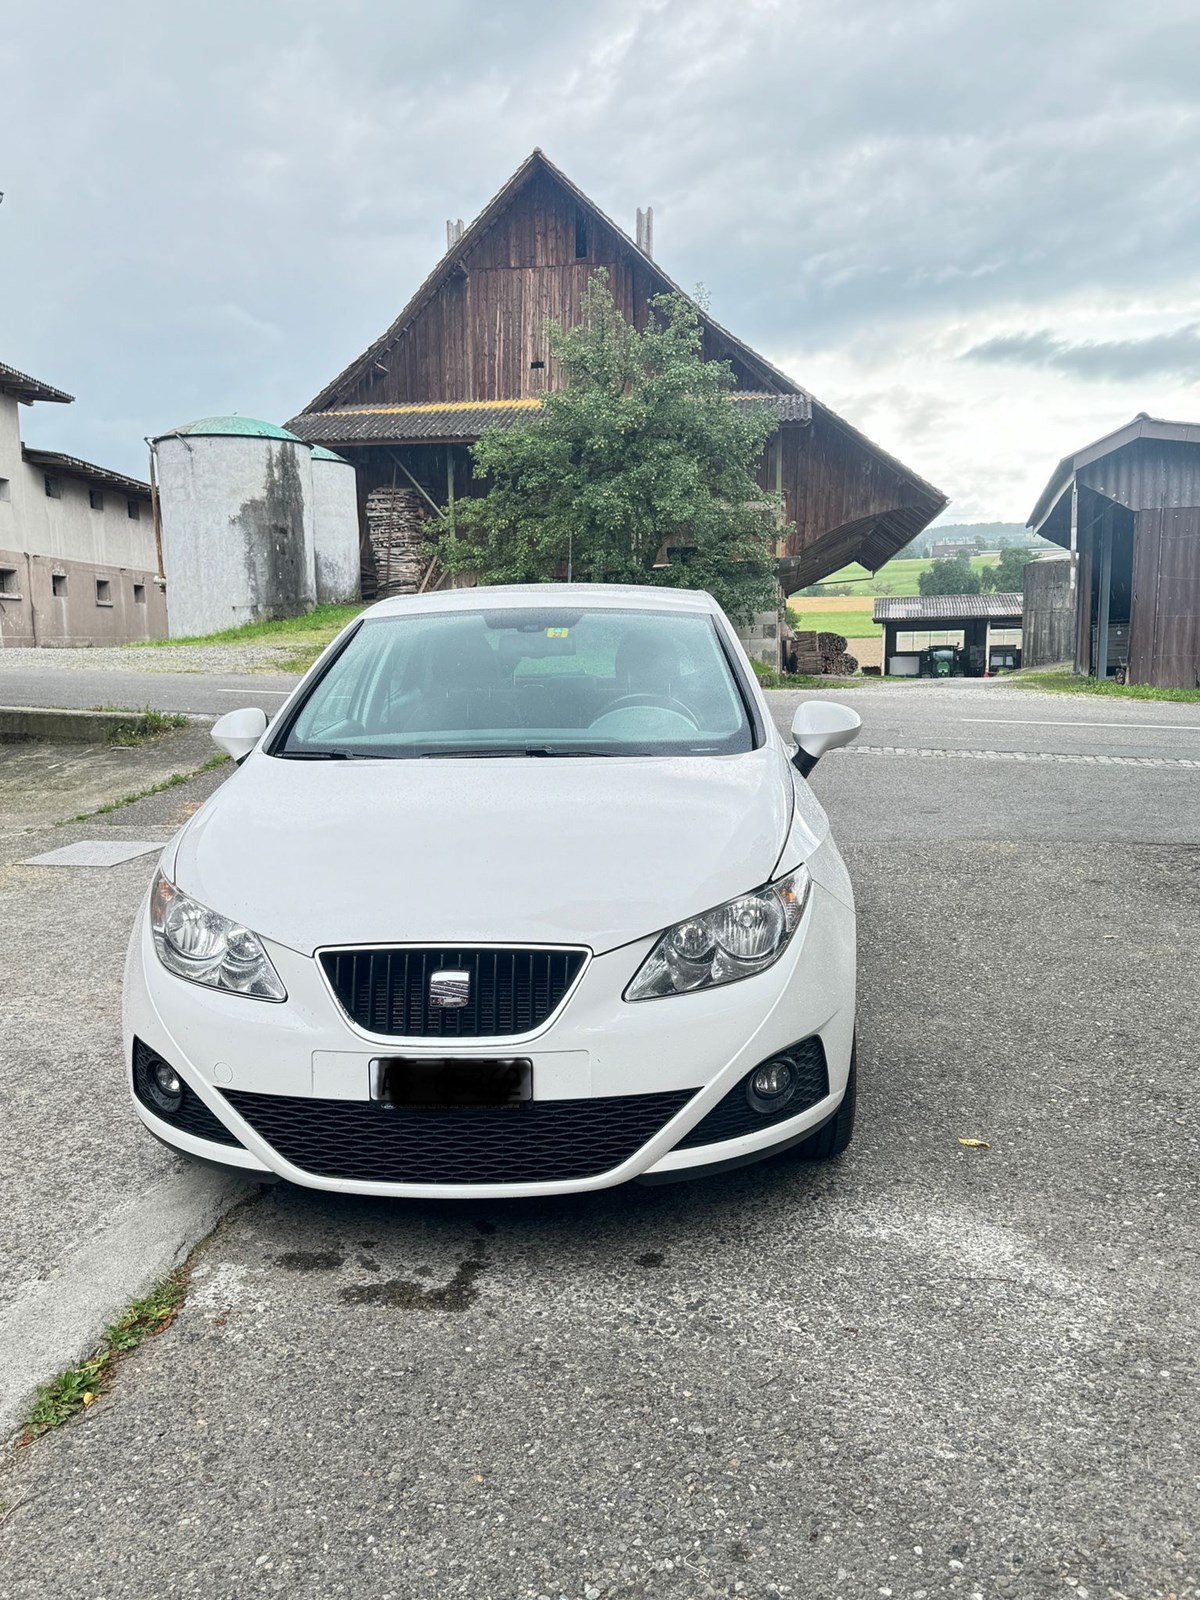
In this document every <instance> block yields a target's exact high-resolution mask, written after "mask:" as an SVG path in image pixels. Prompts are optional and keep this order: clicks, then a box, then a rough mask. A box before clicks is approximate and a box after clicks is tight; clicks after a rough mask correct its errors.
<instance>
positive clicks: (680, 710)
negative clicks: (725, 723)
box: [590, 694, 700, 733]
mask: <svg viewBox="0 0 1200 1600" xmlns="http://www.w3.org/2000/svg"><path fill="white" fill-rule="evenodd" d="M626 706H657V707H658V709H659V710H660V711H672V712H674V714H675V715H676V716H677V717H686V718H687V720H688V721H689V722H690V723H691V725H692V727H693V728H695V730H696V731H697V733H698V732H699V731H700V724H699V723H698V722H697V721H696V719H695V717H694V716H693V715H692V713H691V712H690V711H689V710H688V708H687V707H686V706H685V705H684V703H683V701H682V700H676V698H675V696H674V695H671V694H623V695H622V696H621V698H620V699H619V700H614V701H613V702H612V703H611V705H607V706H605V708H604V710H603V711H602V712H601V713H600V716H601V717H608V716H611V715H612V713H613V712H614V711H623V710H624V709H625V708H626ZM599 720H600V717H596V718H595V719H594V720H593V721H592V723H591V724H590V726H592V727H593V728H594V727H595V726H596V723H597V722H599Z"/></svg>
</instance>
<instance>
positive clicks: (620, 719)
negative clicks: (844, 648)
mask: <svg viewBox="0 0 1200 1600" xmlns="http://www.w3.org/2000/svg"><path fill="white" fill-rule="evenodd" d="M753 744H754V738H753V734H752V731H751V726H750V721H749V718H748V715H747V710H746V706H745V703H744V702H743V699H742V695H741V692H740V691H739V688H738V685H737V682H736V680H735V678H734V676H733V673H732V671H731V669H730V666H729V663H728V661H727V660H726V657H725V653H724V651H723V649H722V648H721V641H720V639H719V637H718V634H717V630H716V626H715V623H714V621H713V619H712V618H711V617H709V616H706V615H701V614H692V615H688V614H682V615H681V614H680V613H678V612H669V611H642V610H638V611H617V610H612V609H609V608H607V607H605V608H600V607H597V608H596V609H594V610H589V609H587V608H581V609H572V610H565V609H559V608H552V607H546V608H539V609H536V610H522V611H516V610H512V609H506V610H502V611H453V612H441V613H428V612H426V613H421V614H419V615H415V616H392V617H377V618H373V619H371V620H368V621H366V622H364V623H363V625H362V626H361V627H360V628H359V630H358V632H357V633H356V634H354V636H353V637H352V638H351V640H350V642H349V643H348V644H347V646H346V647H345V649H344V650H343V651H342V652H341V654H340V655H339V656H338V657H337V659H336V660H335V661H334V663H333V665H332V666H331V667H330V668H329V670H328V672H326V673H325V675H324V676H323V677H322V678H321V679H320V680H319V681H318V682H317V683H316V684H315V685H314V686H313V688H312V690H311V691H310V693H309V694H308V696H307V697H306V699H305V700H304V701H303V702H302V704H301V706H300V708H299V710H298V712H296V713H294V714H293V715H292V716H291V717H289V719H288V721H287V723H286V724H285V728H284V731H283V736H282V738H280V739H277V740H276V741H275V744H274V745H273V747H272V752H271V753H272V754H273V755H277V756H288V757H293V758H296V759H305V758H306V759H310V760H316V759H319V758H322V757H323V758H325V759H331V760H332V759H339V758H340V759H352V758H353V757H356V756H357V757H364V756H369V757H423V756H522V755H530V756H558V755H561V756H572V755H575V756H579V755H603V756H623V755H670V756H699V755H730V754H734V753H736V752H739V751H744V750H749V749H751V748H752V747H753Z"/></svg>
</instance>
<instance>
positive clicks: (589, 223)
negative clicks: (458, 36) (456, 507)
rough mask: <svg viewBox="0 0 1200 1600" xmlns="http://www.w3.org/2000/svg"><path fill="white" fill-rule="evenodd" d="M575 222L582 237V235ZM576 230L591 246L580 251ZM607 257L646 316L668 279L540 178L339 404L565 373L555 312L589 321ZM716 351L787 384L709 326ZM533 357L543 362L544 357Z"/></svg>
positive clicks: (537, 386) (515, 389) (638, 312)
mask: <svg viewBox="0 0 1200 1600" xmlns="http://www.w3.org/2000/svg"><path fill="white" fill-rule="evenodd" d="M577 222H582V228H583V232H582V237H579V238H578V239H577V231H576V227H577ZM577 242H578V243H580V244H583V245H584V246H585V253H584V254H583V255H582V256H577V255H576V246H577ZM597 267H604V268H605V269H606V270H607V272H608V275H609V285H610V287H611V289H612V291H613V296H614V298H615V300H616V302H617V304H618V306H619V307H620V309H621V311H622V312H623V313H624V315H625V316H626V317H628V318H629V319H630V320H631V321H632V322H633V323H634V325H635V326H636V327H638V328H644V327H645V325H646V319H647V316H648V314H649V310H648V306H649V301H650V299H651V298H652V297H653V296H654V295H655V294H657V293H658V292H659V291H660V288H661V282H660V280H658V279H657V278H656V276H655V274H654V273H653V272H652V270H651V269H650V268H649V267H648V266H647V265H646V263H645V261H643V260H642V258H641V257H640V256H639V255H637V253H636V252H635V251H633V250H631V249H630V248H629V246H628V245H627V244H626V243H625V242H624V240H622V239H621V238H620V236H619V235H618V234H617V233H616V232H615V231H614V230H613V229H612V228H609V227H606V226H604V225H603V224H602V223H600V222H598V221H597V220H596V219H595V218H594V217H591V216H586V217H581V215H580V210H579V207H578V206H577V203H576V201H575V200H574V198H573V197H572V196H571V195H570V194H568V193H567V191H566V190H564V189H562V188H561V187H560V186H559V185H558V184H557V183H555V182H554V181H553V180H552V179H551V178H550V176H549V175H548V174H542V175H540V176H539V177H537V178H535V179H534V180H533V181H532V182H531V183H530V184H529V185H528V187H527V188H526V189H525V190H524V191H523V192H522V193H521V194H520V195H519V196H518V197H517V199H516V200H515V201H514V202H513V204H512V205H511V206H510V207H509V209H508V210H507V211H505V212H504V213H503V214H502V215H501V216H500V218H498V220H497V221H496V223H495V225H494V226H493V227H492V228H490V229H489V230H488V232H487V233H486V234H485V235H484V236H483V238H482V239H481V240H480V241H479V242H478V244H477V245H476V246H475V248H474V249H473V250H471V251H470V252H469V253H468V254H467V255H466V256H464V257H463V259H462V262H461V270H460V271H459V272H457V273H455V274H454V276H452V277H451V278H450V279H449V281H448V282H446V283H445V284H443V286H442V287H441V289H439V290H438V292H437V293H436V294H435V295H434V296H433V298H432V299H431V300H430V302H429V303H428V305H427V306H426V307H425V308H424V310H422V311H421V312H420V313H419V314H418V315H417V317H416V319H415V320H414V321H413V323H412V324H411V325H410V326H409V328H408V329H407V330H406V331H404V332H402V333H401V334H400V335H399V336H398V338H397V341H396V343H395V344H394V345H393V346H392V348H391V349H390V350H387V351H383V352H381V353H380V356H379V360H380V363H381V364H382V365H383V366H385V367H386V368H387V371H386V372H381V371H379V370H378V369H377V368H375V367H374V366H372V367H371V368H370V369H369V370H368V371H367V372H366V373H364V374H363V376H362V377H361V378H360V379H359V380H358V382H357V383H356V384H354V385H352V386H351V387H350V388H349V389H348V390H347V391H346V393H345V394H344V395H343V396H342V397H341V399H340V400H339V402H338V403H339V405H398V404H403V403H404V402H406V401H410V402H420V401H434V400H442V401H456V400H512V399H521V398H524V397H526V396H531V395H537V394H541V393H542V392H543V391H544V390H546V389H553V388H557V387H559V386H560V385H561V381H562V380H561V374H560V373H559V371H558V369H557V366H556V363H555V362H554V359H553V357H552V356H551V354H550V350H549V347H548V343H547V339H546V324H547V322H549V321H550V320H551V319H552V318H553V319H554V320H556V321H558V322H560V323H562V324H564V325H565V326H573V325H574V324H575V323H577V322H578V321H579V318H580V306H581V303H582V297H583V292H584V290H585V288H586V286H587V282H588V279H589V278H590V277H591V275H592V273H593V272H594V271H595V270H596V268H597ZM704 353H705V355H706V357H709V358H711V359H730V361H731V364H732V365H733V367H734V372H735V377H736V379H737V383H738V386H739V387H740V388H750V389H772V390H775V389H780V388H781V387H782V386H781V385H780V384H779V383H778V382H777V380H775V379H774V378H773V377H772V376H771V375H770V374H769V372H767V371H766V369H760V370H752V368H751V367H750V365H748V364H747V363H746V362H745V361H744V360H743V359H742V358H741V356H740V355H737V354H735V352H734V351H733V350H732V349H731V348H730V346H729V345H728V343H727V341H725V340H724V339H723V338H722V337H721V335H720V334H719V332H718V331H717V330H715V329H712V328H709V329H707V330H706V333H705V350H704ZM534 361H542V362H544V363H545V365H544V366H543V367H540V368H537V367H534V366H533V365H532V363H533V362H534Z"/></svg>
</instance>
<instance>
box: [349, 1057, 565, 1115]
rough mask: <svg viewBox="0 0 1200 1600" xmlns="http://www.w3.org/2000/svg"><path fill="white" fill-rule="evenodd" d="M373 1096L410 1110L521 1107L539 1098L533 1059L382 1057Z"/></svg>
mask: <svg viewBox="0 0 1200 1600" xmlns="http://www.w3.org/2000/svg"><path fill="white" fill-rule="evenodd" d="M371 1098H372V1100H378V1101H379V1103H380V1105H383V1106H390V1107H394V1108H397V1109H403V1110H405V1111H461V1110H465V1109H471V1108H476V1107H480V1106H488V1107H491V1108H492V1109H494V1110H516V1109H518V1108H519V1107H520V1106H523V1105H527V1104H528V1102H529V1101H530V1100H532V1099H533V1062H532V1061H529V1060H528V1059H526V1058H524V1057H519V1056H504V1057H499V1058H497V1059H495V1060H488V1061H461V1060H460V1061H455V1060H450V1059H442V1058H440V1057H439V1058H435V1059H432V1060H430V1059H429V1058H425V1059H424V1060H414V1059H413V1058H412V1057H411V1056H408V1057H406V1056H382V1057H380V1058H379V1059H377V1060H375V1061H372V1063H371Z"/></svg>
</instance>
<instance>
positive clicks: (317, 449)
mask: <svg viewBox="0 0 1200 1600" xmlns="http://www.w3.org/2000/svg"><path fill="white" fill-rule="evenodd" d="M312 458H313V460H314V461H336V462H337V463H338V465H339V466H343V467H348V466H349V465H350V463H349V462H348V461H347V460H346V458H345V456H339V455H337V454H336V453H335V452H334V451H332V450H326V448H325V446H324V445H323V444H315V445H313V447H312Z"/></svg>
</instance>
